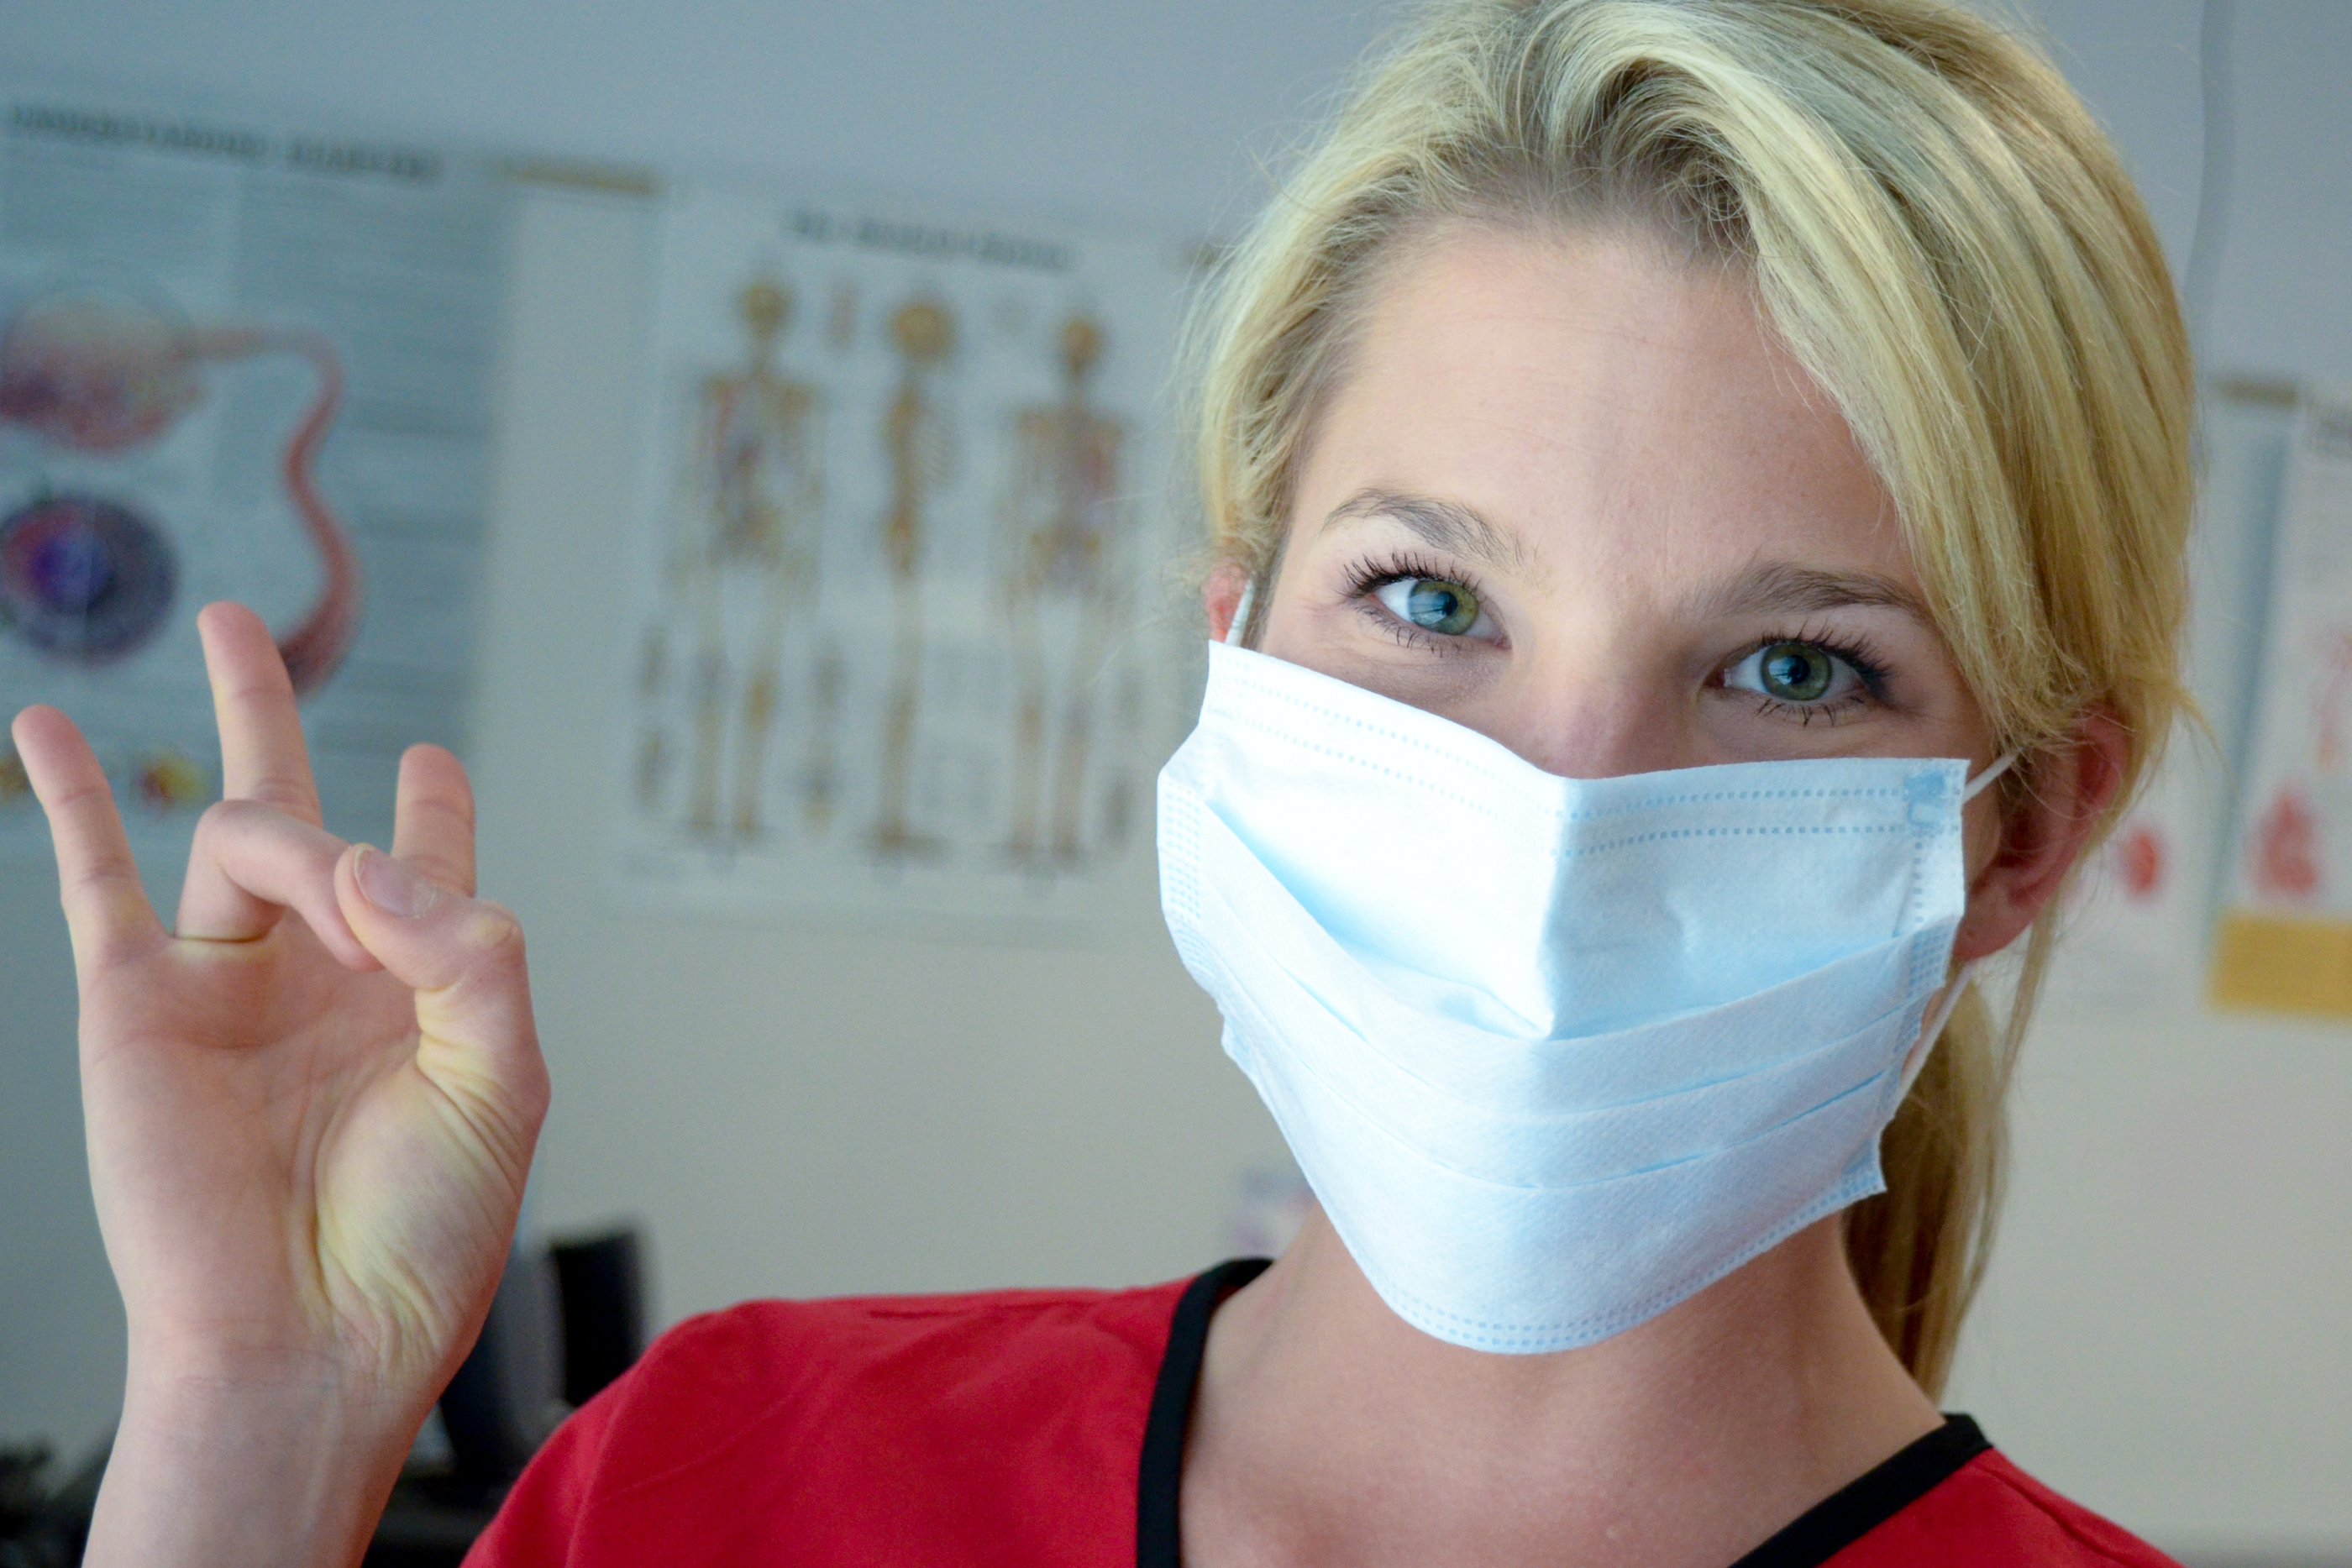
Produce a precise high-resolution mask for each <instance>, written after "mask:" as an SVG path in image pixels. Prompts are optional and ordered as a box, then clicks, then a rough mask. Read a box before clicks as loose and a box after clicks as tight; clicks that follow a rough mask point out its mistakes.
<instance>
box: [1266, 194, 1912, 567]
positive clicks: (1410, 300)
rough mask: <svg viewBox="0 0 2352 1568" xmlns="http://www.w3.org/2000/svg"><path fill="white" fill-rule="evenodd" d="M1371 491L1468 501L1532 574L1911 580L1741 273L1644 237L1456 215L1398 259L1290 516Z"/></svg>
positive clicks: (1896, 536)
mask: <svg viewBox="0 0 2352 1568" xmlns="http://www.w3.org/2000/svg"><path fill="white" fill-rule="evenodd" d="M1367 488H1371V489H1395V490H1400V491H1410V492H1413V493H1417V494H1422V495H1428V496H1434V497H1444V499H1446V500H1448V501H1450V502H1454V503H1457V504H1459V505H1461V506H1463V507H1466V508H1469V509H1470V510H1472V511H1474V512H1475V513H1476V514H1478V515H1479V516H1481V517H1485V518H1486V519H1487V520H1488V521H1490V522H1491V523H1493V524H1494V525H1495V526H1496V528H1500V529H1503V530H1507V531H1508V532H1510V533H1511V534H1513V535H1514V536H1515V542H1516V543H1517V545H1518V546H1519V548H1520V552H1521V553H1522V554H1523V555H1524V556H1525V558H1526V559H1527V561H1528V564H1529V567H1530V570H1538V571H1540V570H1558V569H1559V567H1560V566H1561V565H1562V564H1563V563H1564V562H1566V561H1570V560H1573V561H1577V562H1580V563H1582V564H1584V565H1587V566H1591V565H1595V564H1599V563H1601V561H1604V560H1606V561H1608V562H1610V563H1611V564H1612V566H1614V567H1616V568H1617V569H1619V570H1632V569H1633V566H1635V565H1636V564H1638V565H1641V566H1643V568H1645V569H1646V570H1647V571H1648V572H1649V573H1650V574H1652V575H1654V574H1655V573H1656V572H1657V571H1658V570H1661V569H1664V570H1670V571H1671V570H1676V569H1680V570H1687V571H1697V572H1711V571H1715V570H1724V569H1725V568H1727V567H1738V566H1744V565H1748V564H1751V563H1754V562H1756V561H1759V560H1774V561H1786V562H1792V563H1797V564H1802V565H1808V566H1819V567H1822V568H1825V569H1832V570H1843V569H1861V570H1871V571H1874V572H1878V573H1880V574H1883V575H1888V576H1892V577H1895V578H1897V579H1899V580H1906V581H1907V580H1911V578H1912V574H1911V570H1910V566H1909V562H1908V559H1907V552H1906V550H1905V549H1904V547H1903V543H1902V539H1901V536H1900V531H1899V529H1898V528H1896V526H1895V517H1894V509H1893V507H1892V505H1891V504H1890V502H1889V501H1888V498H1887V496H1886V493H1885V489H1884V487H1883V486H1881V485H1880V483H1879V481H1878V478H1877V476H1876V475H1875V474H1874V472H1873V471H1872V469H1871V467H1870V465H1869V463H1868V461H1867V460H1866V459H1865V458H1864V455H1863V454H1862V452H1861V450H1860V448H1859V447H1858V446H1857V445H1856V444H1855V443H1854V440H1853V435H1852V433H1851V432H1850V431H1849V430H1848V429H1847V426H1846V424H1845V422H1844V420H1843V417H1842V416H1841V415H1840V414H1839V413H1838V411H1837V409H1836V406H1835V404H1834V403H1833V402H1832V401H1831V400H1830V399H1829V398H1828V396H1827V395H1826V394H1824V393H1823V392H1822V391H1821V389H1820V388H1819V387H1818V385H1817V384H1816V383H1815V382H1813V381H1812V379H1811V376H1809V375H1808V374H1807V373H1806V371H1805V370H1804V368H1803V366H1802V365H1801V363H1800V362H1799V361H1797V359H1796V358H1795V356H1794V355H1793V354H1792V353H1791V352H1790V350H1788V349H1787V348H1786V346H1785V345H1783V344H1782V343H1781V342H1780V340H1778V338H1777V337H1776V336H1775V335H1774V334H1773V332H1772V331H1771V329H1769V326H1768V325H1767V324H1766V323H1765V322H1764V320H1763V319H1762V318H1761V315H1760V313H1759V309H1758V308H1757V305H1756V303H1755V299H1754V297H1753V295H1752V294H1751V292H1750V291H1749V288H1748V285H1747V283H1746V281H1745V280H1744V279H1742V278H1740V277H1738V276H1736V275H1732V274H1727V273H1725V272H1722V271H1719V270H1714V269H1708V268H1700V267H1689V266H1685V265H1682V264H1679V263H1676V262H1675V261H1673V260H1671V259H1669V258H1667V257H1666V256H1664V255H1662V254H1661V253H1660V252H1659V251H1658V250H1657V249H1656V248H1654V247H1653V246H1650V245H1648V244H1646V243H1643V242H1642V241H1640V240H1638V239H1630V238H1623V237H1618V236H1612V235H1549V234H1525V233H1515V232H1509V231H1505V230H1501V229H1497V228H1492V227H1485V226H1468V225H1465V226H1462V227H1458V228H1454V229H1451V230H1447V231H1444V232H1442V233H1440V234H1438V235H1433V236H1432V237H1431V238H1429V239H1427V240H1424V241H1423V242H1422V243H1420V244H1418V245H1415V246H1412V249H1411V250H1410V252H1409V253H1407V254H1406V255H1404V256H1402V257H1400V258H1399V259H1398V260H1397V261H1395V262H1394V263H1392V264H1391V267H1390V270H1389V272H1388V274H1387V276H1386V277H1383V278H1382V279H1381V283H1380V286H1379V287H1377V288H1376V289H1375V290H1374V292H1373V294H1372V297H1371V298H1370V302H1369V304H1368V307H1367V317H1366V319H1365V320H1364V322H1363V323H1362V326H1361V329H1360V337H1359V339H1358V341H1357V343H1356V345H1355V347H1354V350H1353V352H1352V353H1351V355H1350V356H1349V361H1348V363H1347V365H1346V367H1345V369H1344V371H1343V372H1342V377H1341V380H1340V382H1339V386H1338V387H1337V389H1336V391H1335V395H1334V396H1333V398H1332V401H1331V402H1330V404H1329V406H1328V410H1327V413H1326V414H1325V416H1324V420H1323V422H1322V423H1321V425H1320V427H1319V428H1318V432H1317V434H1316V439H1315V442H1314V444H1313V445H1312V447H1311V448H1310V450H1309V453H1308V457H1307V465H1306V467H1305V470H1304V471H1303V473H1302V475H1301V489H1300V495H1299V497H1298V499H1299V502H1300V509H1301V514H1302V517H1303V518H1305V519H1307V520H1308V522H1309V526H1312V524H1313V520H1315V519H1319V518H1321V517H1324V516H1325V515H1326V514H1328V512H1329V511H1330V510H1331V509H1332V508H1333V507H1339V506H1344V504H1345V503H1346V501H1347V500H1348V498H1349V497H1353V496H1355V495H1357V494H1359V493H1360V492H1361V491H1363V490H1365V489H1367Z"/></svg>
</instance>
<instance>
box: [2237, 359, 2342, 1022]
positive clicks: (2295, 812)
mask: <svg viewBox="0 0 2352 1568" xmlns="http://www.w3.org/2000/svg"><path fill="white" fill-rule="evenodd" d="M2254 693H2255V706H2254V714H2255V718H2254V729H2253V736H2252V744H2251V746H2250V747H2249V750H2248V756H2247V767H2246V770H2245V775H2244V779H2243V782H2242V786H2241V788H2240V789H2239V793H2238V822H2237V833H2236V841H2235V846H2234V854H2235V863H2234V865H2233V866H2232V868H2231V896H2230V901H2229V907H2228V909H2227V910H2225V912H2224V913H2223V915H2222V918H2221V926H2220V930H2219V932H2218V933H2217V936H2216V939H2215V948H2214V960H2213V996H2214V999H2216V1000H2217V1001H2221V1002H2224V1003H2231V1004H2237V1005H2243V1006H2250V1007H2260V1008H2275V1009H2286V1010H2291V1011H2298V1012H2311V1013H2318V1014H2323V1015H2327V1016H2332V1017H2337V1018H2347V1017H2352V388H2346V387H2333V388H2330V387H2305V389H2304V397H2303V403H2302V407H2301V410H2300V412H2299V416H2298V418H2297V420H2296V422H2295V426H2294V439H2293V444H2292V445H2291V446H2290V448H2289V451H2288V457H2287V474H2286V487H2285V497H2284V506H2283V507H2282V509H2281V512H2280V516H2279V528H2278V538H2277V542H2276V544H2275V546H2274V547H2273V554H2272V571H2271V591H2270V622H2269V625H2268V627H2267V629H2266V632H2265V635H2264V639H2263V656H2262V664H2261V674H2260V678H2259V680H2258V682H2257V683H2256V685H2255V687H2254Z"/></svg>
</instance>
